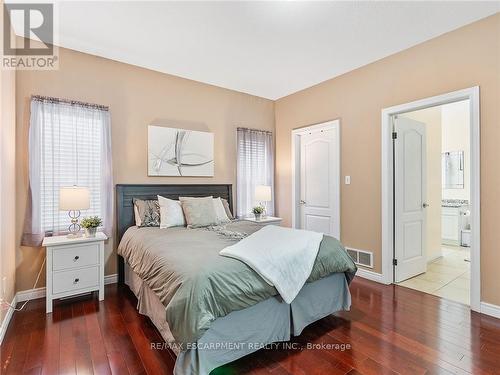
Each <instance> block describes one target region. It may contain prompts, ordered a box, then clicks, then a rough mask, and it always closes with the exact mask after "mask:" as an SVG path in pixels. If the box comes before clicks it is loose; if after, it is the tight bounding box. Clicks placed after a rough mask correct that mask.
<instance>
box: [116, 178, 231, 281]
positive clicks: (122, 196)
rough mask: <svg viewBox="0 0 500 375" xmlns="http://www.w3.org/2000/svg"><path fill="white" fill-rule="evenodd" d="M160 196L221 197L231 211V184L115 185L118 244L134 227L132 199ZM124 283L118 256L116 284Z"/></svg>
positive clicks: (177, 197)
mask: <svg viewBox="0 0 500 375" xmlns="http://www.w3.org/2000/svg"><path fill="white" fill-rule="evenodd" d="M157 195H161V196H163V197H165V198H169V199H179V197H206V196H210V195H211V196H213V197H221V198H224V199H227V201H228V202H229V208H230V209H231V212H234V210H233V189H232V185H231V184H224V185H210V184H208V185H187V184H185V185H151V184H140V185H128V184H126V185H124V184H118V185H116V223H117V236H118V242H117V244H119V243H120V241H121V239H122V236H123V234H124V233H125V231H126V230H127V229H128V228H129V227H131V226H133V225H135V218H134V208H133V199H134V198H139V199H157ZM124 281H125V263H124V260H123V258H122V257H121V256H120V255H118V282H119V283H123V282H124Z"/></svg>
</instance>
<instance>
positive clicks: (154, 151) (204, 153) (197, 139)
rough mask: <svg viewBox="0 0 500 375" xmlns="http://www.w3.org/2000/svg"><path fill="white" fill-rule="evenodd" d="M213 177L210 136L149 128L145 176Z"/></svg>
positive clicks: (202, 133)
mask: <svg viewBox="0 0 500 375" xmlns="http://www.w3.org/2000/svg"><path fill="white" fill-rule="evenodd" d="M213 175H214V134H213V133H209V132H200V131H194V130H186V129H177V128H166V127H162V126H155V125H149V126H148V176H193V177H194V176H196V177H213Z"/></svg>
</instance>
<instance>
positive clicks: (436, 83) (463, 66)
mask: <svg viewBox="0 0 500 375" xmlns="http://www.w3.org/2000/svg"><path fill="white" fill-rule="evenodd" d="M499 60H500V14H496V15H494V16H491V17H488V18H486V19H483V20H481V21H478V22H476V23H473V24H471V25H468V26H465V27H463V28H460V29H458V30H455V31H452V32H450V33H448V34H444V35H442V36H440V37H438V38H435V39H432V40H430V41H427V42H425V43H422V44H420V45H418V46H415V47H413V48H410V49H408V50H405V51H402V52H400V53H397V54H395V55H392V56H389V57H387V58H384V59H382V60H380V61H377V62H375V63H373V64H370V65H367V66H364V67H362V68H360V69H357V70H354V71H352V72H349V73H347V74H344V75H342V76H340V77H336V78H334V79H332V80H329V81H326V82H323V83H321V84H319V85H316V86H314V87H311V88H309V89H306V90H303V91H300V92H297V93H295V94H293V95H290V96H287V97H285V98H282V99H280V100H278V101H277V102H276V104H275V107H276V188H277V191H276V197H277V211H278V214H279V215H280V216H282V217H284V219H285V222H286V223H288V224H290V218H291V210H290V202H291V163H290V160H291V149H290V139H291V135H290V132H291V130H292V129H295V128H299V127H302V126H306V125H310V124H314V123H319V122H324V121H326V120H330V119H336V118H339V119H340V123H341V138H342V141H341V149H342V150H341V157H342V160H341V173H342V175H350V176H351V185H342V187H341V237H342V241H343V242H344V243H345V244H346V245H348V246H352V247H354V248H359V249H366V250H372V251H373V252H374V255H375V267H374V270H375V271H376V272H380V271H381V259H380V254H381V140H380V138H381V132H380V129H381V110H382V108H386V107H390V106H393V105H396V104H401V103H407V102H410V101H413V100H417V99H421V98H426V97H430V96H434V95H438V94H442V93H446V92H450V91H454V90H458V89H462V88H466V87H471V86H476V85H478V86H480V89H481V202H482V204H481V271H482V274H481V285H482V300H484V301H486V302H490V303H494V304H497V305H500V289H499V288H498V285H499V284H500V276H499V273H498V270H497V268H498V267H497V265H498V264H500V252H499V251H498V243H500V231H499V230H498V228H497V227H498V222H499V221H500V203H498V202H499V200H498V187H499V186H500V169H499V168H498V165H499V164H500V154H499V153H498V140H499V139H500V126H499V122H500V116H499V109H498V108H499V103H500V96H499V91H500V69H499V67H500V61H499Z"/></svg>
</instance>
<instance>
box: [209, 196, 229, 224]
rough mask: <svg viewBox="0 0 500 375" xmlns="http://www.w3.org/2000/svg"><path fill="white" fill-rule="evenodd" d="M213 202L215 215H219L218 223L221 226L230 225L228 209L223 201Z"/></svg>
mask: <svg viewBox="0 0 500 375" xmlns="http://www.w3.org/2000/svg"><path fill="white" fill-rule="evenodd" d="M213 202H214V209H215V214H216V215H217V222H218V223H220V224H222V223H229V222H230V221H231V220H229V218H228V217H227V214H226V209H225V208H224V205H223V204H222V200H221V199H220V198H214V200H213Z"/></svg>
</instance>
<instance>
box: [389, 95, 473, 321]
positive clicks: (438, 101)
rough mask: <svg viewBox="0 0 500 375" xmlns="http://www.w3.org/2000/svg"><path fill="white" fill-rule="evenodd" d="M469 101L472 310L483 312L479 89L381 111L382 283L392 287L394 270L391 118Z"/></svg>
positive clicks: (417, 101) (434, 97)
mask: <svg viewBox="0 0 500 375" xmlns="http://www.w3.org/2000/svg"><path fill="white" fill-rule="evenodd" d="M467 99H468V100H469V106H470V140H469V141H470V153H471V157H470V165H471V166H470V168H471V173H470V185H471V189H470V192H471V193H470V194H471V196H470V203H471V210H470V211H471V218H470V220H471V228H472V229H471V247H470V253H471V284H470V293H471V295H470V307H471V309H472V310H473V311H478V312H480V311H481V259H480V255H481V251H480V249H481V247H480V246H481V227H480V223H481V217H480V210H481V206H480V204H481V195H480V194H481V191H480V187H481V181H480V163H481V161H480V156H481V148H480V146H481V145H480V112H479V110H480V109H479V86H474V87H469V88H466V89H463V90H458V91H453V92H449V93H446V94H442V95H437V96H433V97H429V98H425V99H421V100H416V101H413V102H410V103H404V104H400V105H396V106H393V107H388V108H384V109H382V259H381V261H382V281H383V283H385V284H392V283H393V280H394V268H393V265H392V259H393V254H394V243H393V239H394V222H393V208H394V191H393V187H394V178H393V176H394V175H393V172H394V168H393V166H394V159H393V145H392V128H393V123H392V118H393V116H394V115H398V114H401V113H405V112H412V111H416V110H419V109H424V108H428V107H434V106H438V105H443V104H449V103H454V102H458V101H462V100H467Z"/></svg>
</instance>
